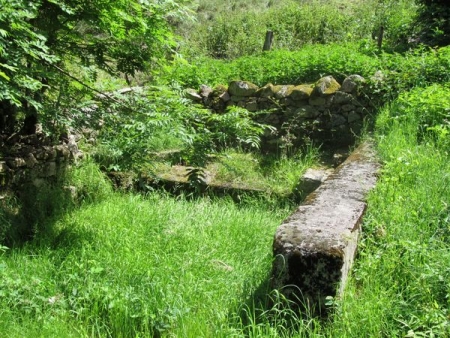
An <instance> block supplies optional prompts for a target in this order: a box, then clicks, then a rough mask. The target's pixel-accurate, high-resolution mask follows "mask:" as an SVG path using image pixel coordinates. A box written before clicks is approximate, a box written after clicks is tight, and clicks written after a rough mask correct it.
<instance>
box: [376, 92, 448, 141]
mask: <svg viewBox="0 0 450 338" xmlns="http://www.w3.org/2000/svg"><path fill="white" fill-rule="evenodd" d="M449 89H450V84H448V83H447V84H433V85H431V86H429V87H425V88H422V87H418V88H415V89H413V90H411V91H410V92H405V93H403V94H401V95H400V96H399V97H398V99H397V100H395V101H394V102H393V103H392V104H391V106H390V109H385V110H383V113H382V114H381V115H380V117H379V119H378V121H377V127H378V129H379V130H380V131H381V132H383V133H387V132H388V131H389V130H390V129H391V128H392V127H393V126H394V125H395V124H397V123H402V124H403V125H405V126H408V128H410V130H409V134H410V135H411V136H412V137H415V138H417V140H418V141H419V142H422V141H432V142H435V143H436V144H437V145H438V146H439V147H441V148H443V149H446V150H449V149H450V147H449V146H450V141H449V133H450V97H449V96H448V91H449Z"/></svg>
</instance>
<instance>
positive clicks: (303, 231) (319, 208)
mask: <svg viewBox="0 0 450 338" xmlns="http://www.w3.org/2000/svg"><path fill="white" fill-rule="evenodd" d="M378 168H379V164H378V162H377V159H376V156H375V154H374V150H373V148H372V145H371V144H370V142H365V143H363V144H361V145H360V146H359V147H358V148H357V149H356V150H355V151H353V153H352V154H351V155H350V156H349V157H348V158H347V159H346V160H345V161H344V162H343V163H342V164H341V165H340V166H338V167H337V168H336V170H335V172H334V173H333V174H332V175H330V176H329V177H328V178H327V180H326V181H325V182H324V183H323V184H322V185H321V186H320V187H319V188H318V189H317V190H315V191H314V192H313V193H311V194H310V195H308V196H307V198H306V199H305V201H304V202H303V204H302V205H301V206H300V207H299V208H298V209H297V210H296V211H295V212H294V213H293V214H292V215H291V216H290V217H288V218H287V219H286V220H285V221H284V222H283V224H282V225H281V226H280V227H279V228H278V229H277V231H276V234H275V238H274V243H273V252H274V256H275V260H274V264H273V276H272V286H273V287H274V288H276V289H279V290H280V291H281V292H282V293H284V294H285V295H286V296H288V297H289V298H290V299H294V300H295V299H298V300H299V301H300V302H304V303H305V304H306V303H308V304H309V306H311V307H314V308H315V309H316V311H320V312H322V311H325V298H326V297H327V296H333V297H334V296H336V295H340V294H341V293H342V291H343V289H344V286H345V281H346V279H347V276H348V274H349V271H350V268H351V265H352V263H353V259H354V256H355V252H356V248H357V241H358V236H359V233H360V231H361V228H360V227H361V219H362V216H363V214H364V211H365V209H366V203H365V197H366V195H367V193H368V192H369V190H370V189H371V188H372V187H373V186H374V185H375V182H376V172H377V170H378Z"/></svg>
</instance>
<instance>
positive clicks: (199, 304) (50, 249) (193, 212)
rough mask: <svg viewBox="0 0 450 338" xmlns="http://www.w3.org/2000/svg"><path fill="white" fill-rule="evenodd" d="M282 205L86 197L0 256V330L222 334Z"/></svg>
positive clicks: (260, 267)
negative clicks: (44, 230)
mask: <svg viewBox="0 0 450 338" xmlns="http://www.w3.org/2000/svg"><path fill="white" fill-rule="evenodd" d="M287 212H288V210H286V209H281V210H265V208H264V206H263V205H255V206H248V207H245V208H239V207H238V206H236V205H234V204H233V203H232V202H227V201H226V200H225V201H211V200H198V201H195V202H188V201H185V200H184V199H182V198H181V199H173V198H168V197H163V196H160V195H157V194H155V195H149V196H147V197H140V196H133V195H128V196H126V195H125V196H123V195H118V194H117V195H116V194H113V195H111V196H110V197H109V198H108V199H106V200H104V201H102V202H99V203H97V204H90V205H85V206H83V207H82V208H81V209H79V210H75V211H73V212H70V213H68V214H67V215H65V216H64V217H62V218H60V219H58V220H56V221H55V223H54V224H53V229H54V231H53V232H51V233H50V234H42V235H38V236H37V237H36V239H35V240H34V241H33V242H32V243H29V244H27V245H25V246H24V247H23V248H16V249H11V250H7V251H6V252H5V253H4V254H3V255H2V256H1V265H0V266H1V270H0V272H1V274H2V278H1V279H0V280H1V282H0V285H1V287H0V290H1V297H0V303H1V309H2V310H1V313H0V318H1V320H0V335H2V336H5V335H7V336H9V337H26V336H36V337H39V336H41V337H44V336H51V335H56V334H59V336H71V335H74V336H78V335H80V336H114V337H130V336H141V335H144V336H151V335H157V334H164V335H168V336H179V337H181V336H204V337H212V336H224V337H225V336H227V332H232V331H233V330H236V328H233V327H232V326H230V316H231V317H233V313H236V312H237V311H238V310H239V307H240V306H241V304H242V303H244V302H245V301H246V300H247V299H250V298H251V297H252V293H253V292H255V290H256V289H257V288H258V287H260V286H261V285H264V283H266V278H267V274H268V272H269V271H270V264H271V251H270V245H271V241H272V236H273V233H274V230H275V228H276V226H277V225H278V224H279V223H280V222H281V220H282V219H283V218H284V217H285V216H286V215H287ZM232 322H233V321H232ZM62 328H64V329H63V330H61V329H62ZM59 330H61V331H60V332H59Z"/></svg>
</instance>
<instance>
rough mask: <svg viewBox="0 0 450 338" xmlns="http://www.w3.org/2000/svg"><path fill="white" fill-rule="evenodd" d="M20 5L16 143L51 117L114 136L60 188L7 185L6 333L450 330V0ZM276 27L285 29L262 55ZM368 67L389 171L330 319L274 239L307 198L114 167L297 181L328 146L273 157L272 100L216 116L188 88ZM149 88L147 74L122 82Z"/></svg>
mask: <svg viewBox="0 0 450 338" xmlns="http://www.w3.org/2000/svg"><path fill="white" fill-rule="evenodd" d="M0 7H1V8H2V10H1V13H0V136H1V138H0V156H2V155H3V150H4V149H5V147H7V146H8V147H9V146H11V144H10V143H8V142H11V140H12V139H13V137H12V136H14V135H16V133H32V132H34V131H35V130H36V122H41V123H43V125H44V131H45V132H46V133H47V134H48V135H49V136H50V137H51V139H52V140H54V141H58V140H59V139H60V136H63V138H64V135H66V133H67V129H70V131H71V132H78V131H83V130H86V129H94V130H95V134H96V135H97V136H96V139H95V140H89V142H86V143H85V144H80V146H81V147H83V149H84V150H85V153H86V157H87V158H88V160H87V161H85V162H84V163H82V164H80V165H74V166H73V167H72V168H70V169H68V171H67V172H66V175H65V176H64V177H61V178H60V179H59V181H58V182H55V184H54V185H48V186H41V187H35V186H30V187H26V188H25V189H23V190H22V192H21V194H16V195H14V194H6V195H2V199H0V244H1V245H0V275H1V276H0V277H1V278H0V336H8V337H24V336H33V337H51V336H58V337H131V336H136V337H147V336H148V337H151V336H154V337H191V336H202V337H230V336H231V337H313V336H314V337H397V336H402V337H446V336H450V323H449V306H450V303H449V299H450V284H449V282H448V281H449V280H450V270H449V268H448V267H449V266H450V255H449V254H448V251H449V250H448V246H449V238H450V237H449V234H450V217H449V215H450V210H449V201H450V190H449V186H450V181H449V180H450V178H449V174H448V173H449V172H450V166H449V163H450V162H449V151H450V141H449V140H450V137H449V136H450V135H449V134H450V111H449V107H450V102H449V95H448V90H449V88H450V84H449V83H450V71H449V69H450V49H449V47H445V44H446V43H448V33H449V32H448V20H447V19H448V10H447V7H446V5H445V4H444V2H441V1H417V2H415V1H412V0H408V1H407V0H403V1H386V0H384V1H378V0H368V1H344V0H342V1H338V0H335V1H329V2H326V3H325V2H323V1H302V2H299V1H283V2H274V1H256V0H254V1H251V2H249V1H247V2H241V1H233V2H231V1H226V2H223V1H222V2H215V1H210V0H208V1H206V0H199V1H195V2H194V1H187V2H185V3H183V4H181V3H175V2H171V1H159V2H147V1H112V2H111V1H109V2H108V1H106V2H105V1H91V2H89V3H88V2H79V1H69V0H68V1H63V2H61V1H58V2H56V1H53V0H42V1H34V2H25V1H21V0H17V1H6V0H0ZM244 9H245V11H244ZM187 13H190V14H189V15H187ZM188 18H190V19H193V18H195V20H188ZM172 28H173V30H172ZM269 29H270V30H272V31H273V32H274V33H275V40H274V44H273V46H272V50H271V51H268V52H267V51H266V52H262V51H261V49H262V44H263V38H264V34H265V31H266V30H269ZM173 32H175V33H177V34H179V35H180V37H178V38H176V37H175V36H176V34H175V35H174V33H173ZM422 44H424V45H422ZM350 74H360V75H362V76H364V77H365V78H366V80H367V86H366V87H365V89H364V93H362V94H363V95H364V96H365V97H366V99H370V100H371V102H372V105H373V106H374V107H376V108H379V114H378V116H377V117H376V121H375V130H374V136H373V137H374V139H375V141H376V143H377V147H378V152H379V155H380V160H381V161H382V163H383V169H382V171H381V173H380V178H379V182H378V184H377V187H376V188H375V190H374V191H373V192H372V193H371V194H370V196H369V198H368V210H367V214H366V216H365V219H364V224H363V230H364V231H363V237H362V239H361V243H360V248H359V252H358V258H357V260H356V265H355V268H354V270H353V273H352V276H351V277H350V281H349V284H348V286H347V289H346V292H345V294H344V297H343V298H342V299H330V300H329V304H328V305H329V306H330V307H331V308H332V310H333V311H332V314H331V316H330V317H329V318H326V319H319V318H314V317H312V316H310V314H308V313H304V314H299V313H298V312H296V311H295V310H294V309H295V307H290V303H289V302H288V301H287V300H286V299H284V298H283V296H282V295H280V294H279V293H277V292H276V291H273V290H270V288H269V283H268V278H269V274H270V267H271V260H272V257H271V255H272V253H271V249H270V248H271V241H272V236H273V233H274V231H275V228H276V227H277V226H278V225H279V224H280V222H281V221H282V220H283V219H284V218H285V217H286V216H287V215H288V214H289V212H290V211H291V208H292V205H291V204H289V203H287V204H282V203H270V201H264V200H263V201H262V200H258V199H255V198H251V197H245V196H244V198H242V200H241V202H245V203H240V204H237V203H235V202H233V201H232V200H231V198H218V197H217V198H205V197H197V198H194V199H192V198H190V199H188V198H186V196H179V197H178V198H176V197H173V196H168V195H164V194H163V193H159V192H148V193H147V194H146V195H141V196H138V195H134V194H130V193H119V192H114V191H113V189H112V188H111V186H110V184H109V183H108V181H107V180H106V179H105V177H104V176H103V173H102V172H101V171H100V170H99V167H100V168H101V169H102V170H103V171H123V170H135V171H139V172H151V171H152V170H153V169H154V168H156V167H158V166H159V167H164V165H167V164H165V162H164V161H160V162H158V161H159V158H160V157H161V156H163V155H164V154H165V153H172V152H173V153H175V154H176V157H177V161H178V162H179V164H187V165H190V168H192V170H193V171H192V172H191V174H193V175H192V178H193V179H194V181H193V183H195V179H196V178H200V179H202V176H201V175H202V170H203V169H205V168H206V169H208V170H211V171H214V173H215V175H216V176H217V177H219V178H220V179H221V180H223V181H234V182H235V183H236V182H237V183H241V182H246V184H247V183H248V182H250V183H251V184H252V185H253V186H254V187H256V188H262V189H267V190H268V191H269V192H270V191H272V192H282V193H286V194H287V193H288V192H289V191H290V192H295V189H296V186H297V184H298V179H299V176H300V175H301V173H302V172H303V171H304V170H305V169H306V167H308V166H312V165H314V164H315V163H316V161H317V159H318V158H319V154H318V151H319V150H318V149H319V147H318V145H314V146H311V145H309V148H305V149H307V150H305V149H291V148H289V144H288V143H286V144H284V145H283V144H282V145H281V146H280V148H278V149H277V151H278V154H276V156H272V155H268V154H265V153H261V152H260V151H259V145H260V136H261V135H263V133H264V132H267V128H268V127H267V126H264V125H261V124H258V123H256V122H255V121H254V119H253V117H254V114H255V113H250V112H248V111H246V110H244V109H240V108H232V109H229V110H228V111H227V112H226V113H224V114H222V115H220V114H213V113H211V112H209V111H207V110H205V109H203V108H201V107H199V106H195V105H193V104H192V103H191V102H190V101H188V100H186V99H185V98H184V97H183V95H182V94H183V90H184V89H185V88H187V87H192V88H195V89H198V88H199V86H200V85H202V84H206V85H209V86H211V87H214V86H216V85H226V84H227V83H228V82H229V81H231V80H236V79H243V80H248V81H251V82H253V83H255V84H257V85H259V86H263V85H265V84H267V83H269V82H271V83H274V84H287V83H289V84H300V83H309V82H314V81H316V80H317V79H318V78H319V77H321V76H324V75H333V77H335V78H336V79H338V80H339V81H342V80H343V79H344V77H346V76H347V75H350ZM132 85H140V87H139V88H136V87H134V88H132V89H130V90H129V91H128V92H127V93H124V92H118V91H117V90H118V89H120V88H122V87H125V86H127V87H129V86H132ZM300 137H301V135H300ZM0 161H3V159H0ZM213 162H214V163H213ZM172 164H173V162H170V165H172ZM0 178H1V177H0Z"/></svg>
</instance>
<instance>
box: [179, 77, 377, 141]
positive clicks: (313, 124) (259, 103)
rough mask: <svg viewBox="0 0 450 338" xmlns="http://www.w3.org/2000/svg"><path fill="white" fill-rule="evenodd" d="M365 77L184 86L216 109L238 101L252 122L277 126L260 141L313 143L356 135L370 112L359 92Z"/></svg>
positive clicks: (194, 97) (220, 110) (189, 93)
mask: <svg viewBox="0 0 450 338" xmlns="http://www.w3.org/2000/svg"><path fill="white" fill-rule="evenodd" d="M364 85H365V79H364V78H363V77H361V76H359V75H351V76H348V77H347V78H346V79H345V80H344V81H343V82H342V84H340V83H338V82H337V81H336V80H335V79H334V78H333V77H332V76H325V77H322V78H321V79H319V80H318V81H317V82H315V83H311V84H300V85H273V84H271V83H269V84H267V85H265V86H264V87H258V86H256V85H254V84H252V83H250V82H247V81H232V82H230V83H229V85H228V87H226V86H217V87H215V88H209V87H207V86H204V85H203V86H201V88H200V90H199V91H197V90H194V89H188V90H187V91H186V95H187V97H189V98H190V99H191V100H193V101H194V102H198V103H201V104H202V105H204V106H205V107H207V108H209V109H211V110H212V111H213V112H215V113H219V114H220V113H223V112H225V111H226V109H227V108H228V107H230V106H238V107H242V108H245V109H247V110H248V111H251V112H258V114H256V117H255V119H256V121H257V122H260V123H265V124H268V125H271V126H273V127H275V128H276V130H277V132H276V133H275V134H271V135H269V134H267V135H265V144H266V146H270V144H280V143H281V142H284V143H286V142H290V143H292V144H294V145H295V144H297V143H302V142H304V141H310V140H314V141H317V142H318V143H328V144H333V145H348V144H351V143H352V142H353V141H354V137H355V136H356V135H359V133H360V132H361V129H362V127H363V125H364V121H365V120H366V119H367V118H368V117H370V116H371V113H372V111H373V109H372V107H371V106H370V104H369V102H368V100H366V98H365V97H364V95H362V93H363V89H364Z"/></svg>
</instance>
